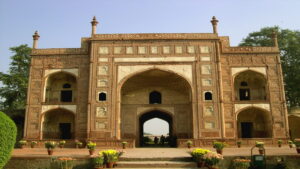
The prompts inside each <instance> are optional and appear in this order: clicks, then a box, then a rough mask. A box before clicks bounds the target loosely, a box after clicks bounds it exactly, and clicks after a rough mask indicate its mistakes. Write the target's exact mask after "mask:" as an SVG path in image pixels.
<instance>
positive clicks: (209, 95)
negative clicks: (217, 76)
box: [204, 92, 212, 100]
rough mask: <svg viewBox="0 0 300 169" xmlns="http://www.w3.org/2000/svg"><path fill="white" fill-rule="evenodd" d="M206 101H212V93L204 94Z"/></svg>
mask: <svg viewBox="0 0 300 169" xmlns="http://www.w3.org/2000/svg"><path fill="white" fill-rule="evenodd" d="M204 100H212V93H211V92H205V93H204Z"/></svg>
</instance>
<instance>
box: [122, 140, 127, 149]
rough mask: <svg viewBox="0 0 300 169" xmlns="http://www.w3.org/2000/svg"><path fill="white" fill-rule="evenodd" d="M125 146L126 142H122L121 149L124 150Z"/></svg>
mask: <svg viewBox="0 0 300 169" xmlns="http://www.w3.org/2000/svg"><path fill="white" fill-rule="evenodd" d="M126 145H127V142H126V141H123V142H122V148H123V149H126Z"/></svg>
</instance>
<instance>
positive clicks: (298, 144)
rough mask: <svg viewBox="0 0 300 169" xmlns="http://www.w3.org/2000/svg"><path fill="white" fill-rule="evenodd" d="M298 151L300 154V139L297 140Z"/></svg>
mask: <svg viewBox="0 0 300 169" xmlns="http://www.w3.org/2000/svg"><path fill="white" fill-rule="evenodd" d="M295 145H296V150H297V153H298V154H300V141H295Z"/></svg>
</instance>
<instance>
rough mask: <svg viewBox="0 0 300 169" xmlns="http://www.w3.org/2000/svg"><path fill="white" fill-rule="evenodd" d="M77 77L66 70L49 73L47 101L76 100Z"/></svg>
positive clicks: (55, 102) (54, 102)
mask: <svg viewBox="0 0 300 169" xmlns="http://www.w3.org/2000/svg"><path fill="white" fill-rule="evenodd" d="M76 91H77V83H76V77H75V76H74V75H71V74H69V73H66V72H58V73H54V74H51V75H49V77H48V78H47V81H46V91H45V92H46V93H45V102H46V103H53V104H57V103H60V102H75V101H76Z"/></svg>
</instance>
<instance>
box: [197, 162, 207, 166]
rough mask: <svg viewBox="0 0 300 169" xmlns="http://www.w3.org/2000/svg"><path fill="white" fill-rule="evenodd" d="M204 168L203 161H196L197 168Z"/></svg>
mask: <svg viewBox="0 0 300 169" xmlns="http://www.w3.org/2000/svg"><path fill="white" fill-rule="evenodd" d="M204 166H205V162H204V161H198V162H197V167H198V168H202V167H204Z"/></svg>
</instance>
